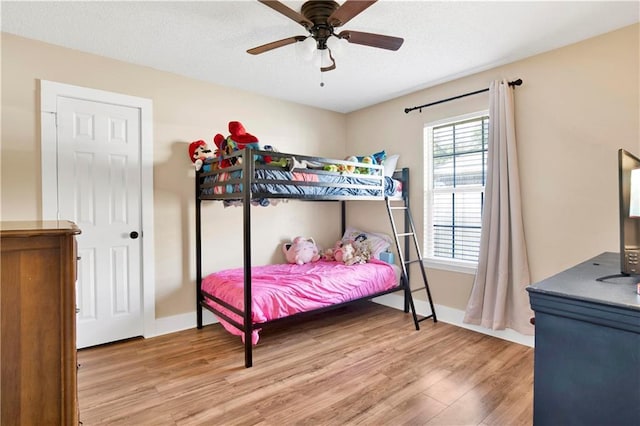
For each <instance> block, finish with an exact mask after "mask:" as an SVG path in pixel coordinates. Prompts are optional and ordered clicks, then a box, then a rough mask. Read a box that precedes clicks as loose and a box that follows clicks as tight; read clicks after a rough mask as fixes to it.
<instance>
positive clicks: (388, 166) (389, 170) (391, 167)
mask: <svg viewBox="0 0 640 426" xmlns="http://www.w3.org/2000/svg"><path fill="white" fill-rule="evenodd" d="M398 158H400V155H398V154H394V155H390V156H388V157H387V158H385V160H384V163H382V166H383V167H384V175H385V176H388V177H392V176H393V172H394V171H395V170H396V166H397V164H398Z"/></svg>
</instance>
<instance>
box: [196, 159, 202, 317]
mask: <svg viewBox="0 0 640 426" xmlns="http://www.w3.org/2000/svg"><path fill="white" fill-rule="evenodd" d="M195 182H196V194H195V196H196V286H197V287H196V294H197V296H196V317H197V326H198V329H201V328H202V301H203V298H202V223H201V216H200V214H201V212H200V207H201V204H202V200H200V172H199V171H198V170H196V178H195Z"/></svg>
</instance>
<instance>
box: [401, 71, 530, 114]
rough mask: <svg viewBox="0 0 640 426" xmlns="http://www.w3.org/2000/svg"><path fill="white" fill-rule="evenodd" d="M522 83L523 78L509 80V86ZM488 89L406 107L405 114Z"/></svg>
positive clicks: (485, 90)
mask: <svg viewBox="0 0 640 426" xmlns="http://www.w3.org/2000/svg"><path fill="white" fill-rule="evenodd" d="M520 85H522V79H521V78H519V79H517V80H515V81H510V82H509V86H520ZM488 91H489V88H488V87H487V88H486V89H482V90H476V91H475V92H469V93H465V94H464V95H458V96H454V97H453V98H447V99H442V100H439V101H435V102H431V103H429V104H424V105H420V106H416V107H413V108H405V109H404V112H405V114H409V113H410V112H411V111H413V110H416V109H419V110H420V112H422V108H427V107H430V106H433V105H438V104H441V103H444V102H449V101H453V100H456V99H460V98H464V97H465V96H471V95H477V94H478V93H482V92H488Z"/></svg>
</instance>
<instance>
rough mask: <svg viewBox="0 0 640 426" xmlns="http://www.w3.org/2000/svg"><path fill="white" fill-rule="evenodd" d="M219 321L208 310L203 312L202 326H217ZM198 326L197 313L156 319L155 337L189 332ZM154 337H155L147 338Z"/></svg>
mask: <svg viewBox="0 0 640 426" xmlns="http://www.w3.org/2000/svg"><path fill="white" fill-rule="evenodd" d="M217 322H218V319H217V318H216V317H215V316H214V315H213V314H212V313H211V312H209V311H208V310H206V309H203V310H202V324H203V325H209V324H215V323H217ZM196 325H197V318H196V312H195V311H193V312H187V313H186V314H179V315H172V316H170V317H162V318H156V334H155V336H161V335H163V334H169V333H175V332H176V331H182V330H187V329H189V328H195V327H196ZM146 337H154V336H145V338H146Z"/></svg>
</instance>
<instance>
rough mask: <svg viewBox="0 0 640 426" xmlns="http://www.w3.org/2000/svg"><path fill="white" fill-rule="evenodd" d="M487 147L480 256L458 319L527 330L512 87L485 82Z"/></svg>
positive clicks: (524, 251)
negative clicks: (468, 293) (487, 112)
mask: <svg viewBox="0 0 640 426" xmlns="http://www.w3.org/2000/svg"><path fill="white" fill-rule="evenodd" d="M489 97H490V108H489V147H488V158H487V182H486V185H485V199H484V207H483V212H482V234H481V237H480V256H479V260H478V269H477V272H476V276H475V280H474V282H473V288H472V290H471V296H470V298H469V302H468V304H467V309H466V313H465V318H464V322H466V323H469V324H476V325H481V326H483V327H486V328H490V329H493V330H503V329H505V328H511V329H513V330H515V331H518V332H520V333H523V334H533V326H532V325H531V324H530V322H529V319H530V318H531V317H532V316H533V312H532V311H531V309H530V307H529V297H528V295H527V291H526V290H525V287H527V286H528V285H529V284H530V276H529V263H528V261H527V249H526V245H525V239H524V229H523V225H522V208H521V204H520V178H519V174H518V155H517V151H516V130H515V119H514V102H513V89H512V88H511V87H510V86H509V83H508V82H507V81H506V80H503V81H498V80H496V81H493V82H492V83H491V85H490V87H489Z"/></svg>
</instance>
